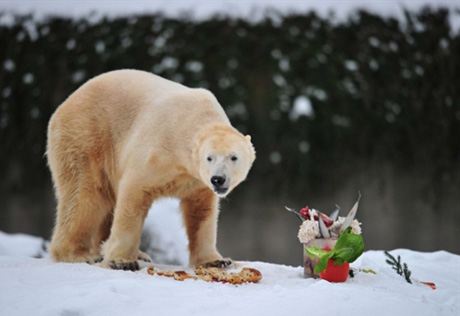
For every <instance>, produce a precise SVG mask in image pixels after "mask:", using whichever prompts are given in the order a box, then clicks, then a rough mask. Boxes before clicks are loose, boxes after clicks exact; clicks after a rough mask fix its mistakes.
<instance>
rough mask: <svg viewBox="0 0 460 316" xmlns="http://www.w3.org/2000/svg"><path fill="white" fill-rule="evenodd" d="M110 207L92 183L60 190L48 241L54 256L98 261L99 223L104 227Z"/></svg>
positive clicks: (92, 261) (58, 259)
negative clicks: (70, 191) (66, 190)
mask: <svg viewBox="0 0 460 316" xmlns="http://www.w3.org/2000/svg"><path fill="white" fill-rule="evenodd" d="M84 183H86V182H84ZM112 208H113V206H111V205H110V203H108V201H105V200H104V199H102V198H101V196H100V194H99V193H98V190H97V188H95V187H93V186H92V185H91V186H90V187H86V188H85V187H84V186H80V187H77V188H76V189H75V192H72V193H71V194H65V192H61V194H60V196H59V202H58V213H57V218H56V224H55V229H54V232H53V237H52V239H51V245H50V253H51V255H52V256H53V258H54V259H55V260H56V261H62V262H87V263H95V262H98V261H101V260H102V259H101V253H100V246H101V241H102V240H101V239H102V238H104V237H103V235H104V232H102V227H104V229H107V227H105V226H104V221H105V220H107V218H109V214H110V212H111V209H112ZM105 234H106V233H105Z"/></svg>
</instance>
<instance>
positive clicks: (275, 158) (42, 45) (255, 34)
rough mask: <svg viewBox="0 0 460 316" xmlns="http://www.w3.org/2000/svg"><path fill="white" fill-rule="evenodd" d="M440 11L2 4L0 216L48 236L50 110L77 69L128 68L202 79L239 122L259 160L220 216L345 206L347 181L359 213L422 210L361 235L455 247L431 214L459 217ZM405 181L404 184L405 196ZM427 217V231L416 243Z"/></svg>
mask: <svg viewBox="0 0 460 316" xmlns="http://www.w3.org/2000/svg"><path fill="white" fill-rule="evenodd" d="M449 14H455V15H456V16H457V17H458V16H459V13H458V12H449V11H448V10H444V9H439V10H432V9H429V8H425V9H423V10H421V11H419V12H406V14H405V20H404V21H400V20H396V19H393V18H383V17H380V16H378V15H375V14H370V13H368V12H365V11H359V12H356V13H355V14H354V15H353V16H351V17H350V18H349V19H348V20H347V21H345V22H341V23H332V22H331V20H332V19H329V18H325V17H319V16H317V15H316V14H315V13H314V12H311V13H309V14H306V15H296V14H292V15H286V16H283V15H280V14H277V13H276V12H272V13H270V14H268V15H267V17H266V18H265V19H263V20H261V21H259V22H248V21H245V20H240V19H229V18H224V17H218V16H216V17H215V18H213V19H209V20H204V21H193V20H190V19H188V18H186V17H184V18H183V19H171V18H166V17H164V16H162V15H161V14H157V15H149V16H132V17H125V18H110V19H109V18H104V19H95V18H94V17H91V16H90V17H88V18H85V19H79V20H72V19H65V18H49V19H47V20H45V21H43V20H41V21H36V20H35V19H34V17H33V16H15V17H14V21H12V22H11V23H9V24H5V23H4V24H3V25H1V26H0V47H1V49H0V110H1V111H0V139H1V142H0V174H2V175H3V176H2V177H1V179H0V189H1V191H0V199H1V205H2V206H1V209H2V211H1V214H0V216H1V220H0V229H1V230H5V231H26V232H31V233H35V234H40V235H43V236H45V237H49V235H50V231H51V226H52V216H53V213H54V210H53V208H54V205H53V203H54V202H53V200H52V192H51V187H50V175H49V172H48V170H47V167H46V159H45V158H44V153H45V144H46V127H47V123H48V120H49V118H50V116H51V114H52V113H53V111H54V110H55V109H56V107H57V106H58V105H59V104H60V103H62V102H63V101H64V100H65V98H66V97H67V96H68V95H69V94H70V93H71V92H72V91H74V90H75V89H77V88H78V87H79V86H80V85H81V84H83V83H84V82H85V81H86V80H88V79H90V78H92V77H94V76H96V75H98V74H100V73H103V72H106V71H109V70H114V69H120V68H136V69H143V70H146V71H150V72H153V73H156V74H158V75H160V76H163V77H166V78H169V79H171V80H174V81H178V82H181V83H183V84H185V85H188V86H193V87H198V86H199V87H205V88H208V89H209V90H211V91H212V92H213V93H214V94H215V95H216V96H217V98H218V100H219V101H220V102H221V104H222V105H223V106H224V108H225V110H226V112H227V113H228V115H229V117H230V119H231V121H232V123H233V125H235V126H236V127H237V128H238V129H239V130H240V131H242V132H243V133H249V134H251V135H252V138H253V142H254V145H255V147H256V150H257V156H258V158H257V160H256V163H255V165H254V169H253V170H252V171H251V174H250V177H249V180H248V183H247V184H244V185H243V186H245V189H243V188H241V189H237V192H235V196H234V198H231V199H232V200H234V201H235V202H234V203H235V204H233V205H239V206H238V207H235V206H233V208H235V209H234V210H232V214H233V215H227V216H228V218H230V217H232V216H237V215H238V216H239V215H241V214H242V213H243V212H244V213H246V212H252V214H253V215H251V216H253V217H252V219H253V221H252V224H250V225H249V226H251V225H252V226H251V228H248V229H249V230H252V229H253V228H254V227H255V226H258V225H259V224H260V223H261V222H260V221H262V220H263V219H264V218H265V216H266V217H267V218H268V217H270V216H272V217H273V218H277V223H278V224H279V225H283V224H280V220H279V218H278V217H276V216H277V215H275V214H279V212H281V211H280V209H282V206H283V205H284V204H285V203H287V204H290V205H291V206H296V207H298V208H299V207H301V206H303V204H305V203H311V202H312V201H313V202H314V203H315V205H316V206H319V207H325V208H328V207H329V208H332V207H333V205H334V204H335V203H336V202H339V201H342V202H343V201H345V202H346V203H345V204H349V205H351V203H352V201H353V200H354V199H355V198H356V192H357V191H358V190H361V191H362V193H363V203H364V206H365V207H364V208H365V209H364V210H363V211H362V212H363V213H362V217H361V220H364V219H363V218H367V219H368V220H370V219H371V218H375V219H378V218H379V217H381V216H394V215H395V216H400V220H401V221H406V222H412V223H413V221H414V219H415V218H417V217H418V216H425V215H421V211H420V207H419V206H420V205H421V207H422V208H423V207H426V210H425V211H423V212H425V213H426V214H429V216H430V219H429V221H430V222H431V223H426V222H423V223H421V222H420V220H415V223H413V225H414V226H413V227H414V228H417V229H418V233H416V237H414V241H413V242H409V243H405V242H404V241H402V240H403V239H401V238H400V239H398V242H396V241H394V242H391V241H389V242H387V243H379V242H377V240H379V238H380V237H378V236H380V235H378V236H376V237H375V241H373V240H374V239H372V238H371V237H370V236H368V239H369V240H370V241H371V242H370V245H371V246H376V247H394V246H411V247H414V248H419V249H425V250H427V249H432V248H434V247H443V248H444V249H445V248H447V249H450V250H452V251H456V252H458V249H456V248H455V247H456V246H454V239H455V238H456V237H458V236H459V235H460V234H459V229H458V228H457V227H453V226H449V228H447V229H446V228H445V227H444V228H439V231H442V230H444V233H443V234H444V235H443V234H441V233H439V231H438V230H437V229H435V228H433V226H436V225H438V224H439V222H441V221H442V222H443V223H444V224H443V225H450V224H449V223H447V222H452V221H453V222H455V221H456V222H457V224H458V222H459V221H458V219H459V215H458V211H459V208H460V201H459V199H460V198H459V195H458V189H459V188H460V180H459V178H460V177H459V172H460V171H459V163H460V142H459V135H460V89H459V56H460V55H459V53H460V47H459V43H460V36H459V32H458V31H459V30H453V29H452V28H451V26H450V24H449V22H448V17H449ZM1 18H2V13H1V12H0V19H1ZM299 98H300V99H299ZM299 100H300V101H299ZM301 101H303V102H307V103H310V104H311V105H312V107H313V111H312V112H311V113H306V114H308V115H299V112H298V111H296V109H294V107H295V104H296V103H299V102H301ZM300 114H302V113H300ZM401 179H405V180H401ZM350 181H351V182H350ZM375 182H377V184H376V185H374V184H373V183H375ZM350 183H351V184H350ZM408 186H413V187H414V188H415V189H414V190H413V191H410V193H408V194H403V192H406V193H407V192H408V191H407V190H408ZM344 188H347V189H346V190H344ZM366 190H371V191H372V192H369V194H368V197H372V199H371V198H369V199H368V200H367V201H366ZM389 190H390V191H391V192H392V193H388V192H389ZM398 192H399V193H398ZM401 194H402V195H403V196H401ZM403 200H404V201H403ZM273 201H277V202H276V203H275V204H276V205H273V203H272V202H273ZM388 201H390V202H388ZM387 202H388V203H389V204H388V203H387ZM232 203H233V202H232ZM366 203H367V204H366ZM385 203H387V205H385ZM231 205H232V204H231V203H223V208H224V209H226V208H227V209H230V208H231ZM245 205H246V206H245ZM247 205H251V207H248V206H247ZM382 205H383V206H382ZM427 205H428V206H427ZM379 207H382V208H383V210H387V211H388V212H387V213H386V214H385V212H383V214H382V212H380V211H379V210H381V209H380V208H379ZM275 209H277V210H276V211H275ZM425 213H423V214H425ZM267 214H268V215H267ZM366 214H368V215H366ZM372 214H374V215H372ZM377 214H378V215H377ZM401 214H403V215H401ZM283 215H284V214H283ZM244 216H249V215H247V214H245V215H244ZM286 216H288V215H286ZM427 216H428V215H427ZM440 216H442V218H441V217H440ZM228 220H229V221H230V219H228ZM287 220H288V221H289V220H291V219H290V218H288V219H287ZM292 221H293V222H294V221H295V220H294V219H292ZM29 222H30V224H29ZM377 222H378V220H377ZM391 223H392V225H394V229H395V230H396V228H397V227H399V228H401V226H398V225H396V224H395V220H393V221H391ZM278 224H276V225H278ZM273 225H275V224H273ZM276 225H275V226H276ZM289 225H290V224H289ZM366 225H368V226H364V227H369V228H370V227H372V226H371V224H367V223H366ZM375 225H379V224H378V223H376V224H375ZM388 225H390V224H388ZM399 225H401V224H399ZM409 225H411V224H409ZM420 225H421V226H420ZM426 225H431V226H429V227H430V228H429V229H428V233H430V234H432V235H431V239H435V242H431V243H428V246H427V244H426V242H425V241H424V240H425V239H424V238H423V237H421V236H422V235H423V234H425V233H426V232H427V228H426V227H425V226H426ZM409 227H410V226H409ZM424 227H425V228H424ZM427 227H428V226H427ZM406 228H407V226H406ZM296 229H297V228H295V227H294V228H293V227H292V226H289V230H288V231H290V234H292V235H293V236H294V237H293V239H292V240H293V241H292V240H288V241H286V242H289V243H290V242H291V241H292V242H295V235H296ZM423 230H424V231H423ZM377 231H378V229H377ZM374 233H375V232H374ZM381 233H382V234H383V233H384V232H383V231H382V232H381ZM387 233H388V231H387ZM224 234H225V228H224ZM401 234H402V235H406V233H405V232H404V231H401ZM417 234H418V235H417ZM440 234H441V235H440ZM382 236H383V235H382ZM253 237H254V236H253ZM365 237H366V236H365ZM401 237H403V236H401ZM254 238H255V239H257V238H256V237H254ZM254 238H253V239H254ZM260 239H261V240H260V243H262V239H263V237H260ZM446 239H447V243H446ZM365 240H366V238H365ZM380 240H381V238H380ZM406 240H407V238H406ZM230 244H231V243H229V244H228V246H229V247H230V246H231V245H230ZM443 245H444V246H443ZM260 247H262V246H261V245H260V244H259V245H257V243H255V244H254V246H253V248H251V249H252V250H251V249H250V251H254V249H256V248H260ZM299 252H300V251H299ZM248 256H249V257H250V255H248ZM280 256H281V255H280Z"/></svg>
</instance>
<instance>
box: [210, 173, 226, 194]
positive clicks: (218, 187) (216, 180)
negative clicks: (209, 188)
mask: <svg viewBox="0 0 460 316" xmlns="http://www.w3.org/2000/svg"><path fill="white" fill-rule="evenodd" d="M226 180H227V179H226V178H225V177H223V176H212V177H211V183H212V185H213V186H214V191H216V192H217V193H219V194H224V193H225V192H227V190H228V187H225V186H224V184H225V181H226Z"/></svg>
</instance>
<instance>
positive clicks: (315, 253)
mask: <svg viewBox="0 0 460 316" xmlns="http://www.w3.org/2000/svg"><path fill="white" fill-rule="evenodd" d="M305 251H306V252H307V255H308V256H309V257H310V258H312V259H316V258H321V257H322V256H324V255H326V254H327V253H328V252H327V251H326V250H323V249H321V248H318V247H316V246H311V247H305Z"/></svg>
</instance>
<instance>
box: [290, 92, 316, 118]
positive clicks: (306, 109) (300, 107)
mask: <svg viewBox="0 0 460 316" xmlns="http://www.w3.org/2000/svg"><path fill="white" fill-rule="evenodd" d="M300 116H307V117H310V118H312V117H314V116H315V113H314V110H313V105H312V104H311V101H310V99H309V98H307V97H306V96H304V95H300V96H298V97H297V98H295V100H294V103H293V106H292V110H291V112H290V113H289V118H290V119H291V120H293V121H296V120H297V119H298V118H299V117H300Z"/></svg>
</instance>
